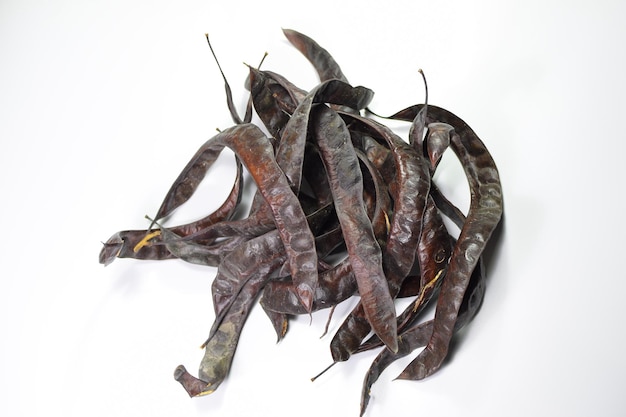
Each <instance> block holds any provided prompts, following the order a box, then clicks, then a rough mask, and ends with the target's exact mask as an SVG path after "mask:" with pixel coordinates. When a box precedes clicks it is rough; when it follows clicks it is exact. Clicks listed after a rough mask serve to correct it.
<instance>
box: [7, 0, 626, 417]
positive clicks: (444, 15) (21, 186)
mask: <svg viewBox="0 0 626 417" xmlns="http://www.w3.org/2000/svg"><path fill="white" fill-rule="evenodd" d="M211 3H212V2H209V1H205V2H201V1H183V2H165V1H150V2H148V1H136V2H122V1H108V2H92V1H90V2H87V1H85V2H76V1H56V2H46V1H28V0H19V1H3V2H2V3H0V57H2V58H1V59H2V65H0V138H1V139H2V144H3V146H2V148H3V150H2V152H0V170H1V172H0V174H1V175H0V184H1V190H2V195H3V198H2V209H1V210H0V213H1V214H2V220H3V221H2V224H3V226H2V231H3V237H2V239H0V254H1V255H0V256H1V261H2V263H1V265H2V273H1V278H0V279H1V281H0V282H1V285H2V289H1V290H0V294H1V295H0V334H1V335H2V344H1V345H0V369H1V370H2V371H1V372H0V398H1V400H0V414H1V415H5V416H18V415H24V416H36V415H37V416H44V415H51V416H57V415H59V416H60V415H63V416H92V417H94V416H133V417H135V416H148V415H150V416H155V417H157V416H168V417H171V416H189V417H191V416H209V415H211V416H217V415H219V416H252V415H254V416H262V415H272V416H293V415H298V416H339V415H340V416H357V415H358V409H359V408H358V407H359V395H360V390H361V381H362V378H363V375H364V372H365V370H366V369H367V367H368V366H369V362H370V361H371V359H372V358H373V356H372V355H369V356H368V355H362V356H360V357H355V358H353V359H352V360H351V361H349V362H348V363H344V364H341V365H338V366H336V367H335V368H333V369H332V370H331V371H329V372H328V374H327V375H325V376H324V377H323V378H320V379H319V380H318V381H317V382H315V383H311V382H310V381H309V378H310V377H311V376H313V375H314V374H316V373H317V372H318V371H320V370H321V369H323V368H324V367H325V366H326V365H327V364H328V363H329V362H330V355H329V353H328V348H327V346H328V343H329V341H330V338H329V337H326V338H323V339H319V335H320V334H321V332H322V328H323V326H324V322H325V319H326V315H325V313H322V314H321V315H315V316H314V320H313V324H312V325H309V323H308V319H302V320H298V321H295V322H294V323H293V324H292V327H291V330H290V332H289V334H288V335H287V337H286V339H285V340H284V342H282V343H280V344H278V345H276V344H275V343H274V334H273V330H272V329H271V327H270V325H269V322H268V320H267V319H266V318H265V317H264V314H263V312H262V311H261V309H255V310H254V311H253V313H252V316H251V317H250V319H249V321H248V323H247V324H246V327H245V330H244V333H243V336H242V339H241V342H240V346H239V349H238V351H237V355H236V357H235V361H234V366H233V369H232V374H231V377H230V378H229V379H228V380H227V381H226V382H225V383H224V384H223V385H222V386H221V387H220V388H219V390H218V391H217V392H216V393H215V394H213V395H211V396H209V397H205V398H201V399H193V400H191V399H189V398H187V396H186V394H185V393H184V392H183V390H182V388H181V387H180V386H179V385H178V383H177V382H175V381H174V380H173V378H172V372H173V370H174V368H175V367H176V366H177V365H178V364H180V363H182V364H185V365H186V366H187V368H188V369H189V370H190V371H194V370H195V369H196V367H197V365H198V364H199V361H200V359H201V357H202V351H201V350H199V349H198V345H199V344H200V343H201V342H202V341H203V340H204V337H205V336H206V334H207V331H208V328H209V326H210V324H211V321H212V318H213V316H212V313H211V312H212V307H211V304H210V282H211V279H212V276H213V275H214V272H215V271H214V270H209V269H207V268H201V267H194V266H190V265H187V264H184V263H182V262H163V263H157V262H140V261H132V260H118V261H116V262H114V263H113V264H112V265H110V266H109V267H107V268H103V267H102V266H101V265H99V264H98V262H97V256H98V252H99V250H100V247H101V243H100V242H101V241H103V240H106V239H107V238H108V237H109V236H110V235H112V234H113V233H114V232H116V231H118V230H122V229H127V228H138V227H145V226H146V221H145V220H144V219H143V216H144V214H153V213H154V212H155V211H156V208H157V206H158V205H159V204H160V201H161V198H162V197H163V195H164V193H165V192H166V191H167V188H169V185H170V184H171V182H172V181H173V179H174V178H175V177H176V175H177V174H178V172H179V171H180V169H182V167H183V166H184V164H185V163H186V162H187V160H188V158H189V157H191V155H192V154H193V152H195V150H196V148H197V147H198V146H200V144H201V143H203V142H204V140H205V139H207V138H208V137H210V136H212V135H213V134H214V132H215V129H216V128H225V127H228V126H230V125H231V121H230V119H229V116H228V113H227V110H226V105H225V101H224V94H223V86H222V80H221V79H220V76H219V73H218V71H217V68H216V66H215V64H214V62H213V61H212V58H211V56H210V54H209V50H208V48H207V46H206V42H205V39H204V33H205V32H209V33H210V34H211V36H212V40H213V43H214V46H215V49H216V52H217V53H218V55H219V58H220V60H221V63H222V66H223V68H224V71H225V72H226V74H227V76H228V77H229V80H230V81H231V85H232V86H233V90H234V94H235V97H236V98H237V99H238V100H239V102H240V103H243V102H244V100H245V99H246V96H245V91H244V89H243V79H244V78H245V74H246V68H245V67H244V66H243V65H242V62H246V63H251V64H256V63H257V62H258V61H259V59H260V58H261V56H262V54H263V52H265V51H267V52H269V56H268V58H267V60H266V62H265V64H264V68H265V69H272V70H276V71H278V72H281V73H282V74H284V75H285V76H287V77H288V78H290V79H292V80H293V81H294V82H296V83H297V84H299V85H301V86H302V87H304V88H307V89H308V88H311V87H312V86H314V85H315V83H316V81H317V79H316V77H315V74H314V72H313V70H312V69H311V68H310V67H309V65H308V63H307V62H306V61H305V60H304V58H302V57H301V56H300V54H299V53H298V52H297V51H296V50H295V49H294V48H292V47H291V46H290V45H289V44H288V43H287V41H286V40H285V39H284V38H283V36H282V33H281V30H280V29H281V27H286V28H293V29H296V30H299V31H302V32H304V33H306V34H308V35H310V36H311V37H313V38H314V39H316V40H317V41H318V42H319V43H320V44H321V45H323V46H325V47H326V48H327V49H329V51H330V52H331V53H332V54H333V55H334V56H335V58H336V59H337V61H338V62H339V63H340V65H341V66H342V69H343V70H344V72H345V74H346V75H347V76H348V78H349V79H350V81H351V82H352V83H354V84H362V85H365V86H367V87H370V88H372V89H373V90H374V91H375V92H376V97H375V100H374V103H373V105H372V107H373V108H375V109H378V110H379V111H380V112H381V113H391V112H393V111H395V110H398V109H400V108H403V107H405V106H408V105H410V104H413V103H416V102H421V101H422V95H423V89H422V85H421V80H420V78H419V75H418V74H417V69H418V68H423V69H424V71H425V72H426V75H427V77H428V81H429V87H430V101H431V103H433V104H438V105H441V106H443V107H446V108H448V109H450V110H451V111H453V112H455V113H456V114H458V115H459V116H461V117H462V118H463V119H465V120H466V121H467V122H468V123H469V124H470V125H471V126H472V127H473V128H474V130H475V131H476V132H477V133H478V134H479V135H480V136H481V138H482V139H483V140H484V142H485V143H486V144H487V146H488V147H489V149H490V151H491V152H492V154H493V156H494V158H495V160H496V161H497V163H498V166H499V169H500V173H501V176H502V182H503V186H504V192H505V204H506V223H505V228H504V233H503V235H502V240H501V248H500V249H498V250H497V258H496V260H495V262H494V265H493V266H492V268H491V270H489V271H488V273H489V282H488V289H487V294H486V298H485V302H484V305H483V308H482V310H481V312H480V314H479V315H478V317H477V318H476V320H475V321H474V322H473V324H472V325H471V327H469V328H468V332H467V333H466V334H465V337H464V338H463V339H462V341H461V342H460V343H459V347H458V349H457V350H456V352H455V354H454V356H453V358H452V360H451V361H450V362H449V363H448V364H447V365H446V366H445V367H444V368H443V369H442V370H441V371H440V372H439V373H437V374H436V375H435V376H433V377H431V378H429V379H427V380H425V381H423V382H405V381H392V379H393V378H394V377H395V376H396V375H397V374H398V373H399V372H400V370H401V369H402V366H401V364H396V365H398V366H394V367H392V368H391V369H390V370H389V371H388V372H385V373H384V374H383V375H382V377H381V379H380V380H379V382H378V383H377V384H376V385H375V386H374V390H373V399H372V401H371V403H370V407H369V409H368V413H367V416H369V417H375V416H390V415H408V414H418V413H419V415H424V416H429V417H435V416H455V415H463V416H465V417H472V416H481V417H486V416H502V415H507V416H553V415H563V416H589V415H601V416H618V415H620V416H621V415H624V412H626V399H625V397H624V395H623V392H622V391H623V387H624V385H625V383H626V360H625V359H624V351H625V349H626V342H624V340H625V339H624V338H623V335H622V333H623V330H624V326H625V324H626V320H625V317H624V309H623V300H624V296H625V294H626V280H625V278H626V277H625V276H624V272H623V268H622V265H623V252H624V244H623V240H622V239H623V235H624V232H626V229H625V226H624V222H623V221H621V219H620V216H621V215H622V214H623V213H624V211H625V209H626V207H625V203H624V201H625V200H624V198H623V196H622V194H623V192H622V191H623V185H622V182H623V178H624V165H625V164H624V155H625V154H624V152H625V151H626V145H625V141H624V133H623V130H622V128H621V124H622V121H623V118H624V114H625V112H624V110H626V109H625V106H624V104H623V103H624V96H625V93H626V86H625V82H624V74H625V73H626V65H625V61H624V58H625V57H624V45H623V42H624V39H626V29H625V27H626V26H624V24H623V18H624V16H626V13H625V12H626V7H624V4H623V3H622V2H618V1H594V2H591V1H586V2H585V1H578V2H565V1H563V2H558V1H525V2H512V1H489V2H487V1H483V2H462V1H458V2H452V1H444V2H432V1H429V2H426V1H401V2H400V1H399V2H384V4H385V6H382V5H381V4H383V3H381V2H371V1H358V2H354V1H344V2H339V1H332V2H327V1H318V2H308V3H302V6H296V3H294V2H287V1H274V2H272V1H267V2H260V1H255V2H252V1H250V2H246V1H235V0H233V1H228V2H226V1H224V2H220V4H221V5H219V6H212V5H210V4H211ZM215 3H217V2H215ZM470 3H471V4H470ZM228 166H229V164H228V162H227V161H225V163H224V164H222V168H223V169H224V170H226V171H224V172H230V171H228ZM215 175H217V174H215ZM224 175H226V174H224ZM210 178H211V177H210ZM225 178H231V177H230V176H228V177H225ZM210 181H213V183H212V184H213V185H212V187H213V189H214V190H215V191H214V193H215V194H214V195H212V196H211V198H213V199H214V201H213V202H211V203H210V204H217V202H218V201H219V200H220V198H221V197H220V196H221V195H223V194H219V195H218V191H219V192H222V193H224V192H225V191H226V189H227V187H229V181H230V179H228V181H226V179H215V178H213V179H211V180H210ZM220 190H221V191H220ZM207 195H208V194H207ZM206 200H208V197H207V198H206ZM206 200H205V201H206ZM196 203H198V204H199V206H196V207H199V208H200V212H204V211H205V210H209V209H210V208H211V207H213V206H210V204H209V203H203V202H202V200H197V201H196ZM339 320H340V316H336V318H335V320H334V321H333V323H332V326H334V328H336V326H337V325H338V323H339ZM332 330H333V327H331V331H332ZM405 363H406V361H405V362H403V363H402V364H405Z"/></svg>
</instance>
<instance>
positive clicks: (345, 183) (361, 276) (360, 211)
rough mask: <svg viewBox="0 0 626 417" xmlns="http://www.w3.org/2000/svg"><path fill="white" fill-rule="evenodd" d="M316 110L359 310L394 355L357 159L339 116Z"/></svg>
mask: <svg viewBox="0 0 626 417" xmlns="http://www.w3.org/2000/svg"><path fill="white" fill-rule="evenodd" d="M315 110H316V112H315V115H314V117H315V125H314V130H315V140H316V142H317V144H318V147H319V149H320V154H321V155H322V160H323V161H324V166H325V167H326V172H327V174H328V178H329V182H330V185H331V189H332V193H333V198H334V202H335V210H336V212H337V217H338V218H339V223H340V224H341V229H342V232H343V236H344V241H345V243H346V249H347V251H348V258H349V259H350V263H351V265H352V270H353V273H354V275H355V277H356V281H357V286H358V288H359V295H360V296H361V305H362V306H363V310H364V312H365V316H366V317H367V320H368V322H369V324H370V325H371V327H372V330H373V331H374V332H375V333H376V334H377V335H378V337H380V339H381V340H382V341H383V342H384V343H385V345H386V346H387V347H388V348H389V349H390V350H392V351H396V350H397V349H398V341H397V329H396V320H395V317H396V316H395V305H394V302H393V298H392V297H391V294H390V293H389V286H388V285H387V279H386V277H385V274H384V272H383V266H382V251H381V249H380V246H379V245H378V242H377V241H376V237H375V235H374V231H373V228H372V224H371V222H370V220H369V218H368V216H367V212H366V210H365V204H364V202H363V179H362V176H361V171H360V169H359V160H358V158H357V155H356V152H355V150H354V148H353V147H352V142H351V140H350V134H349V132H348V129H347V127H346V125H345V124H344V122H343V120H342V119H341V117H339V115H338V114H337V113H336V112H335V111H334V110H331V109H330V108H328V107H327V106H325V105H320V106H318V107H316V109H315Z"/></svg>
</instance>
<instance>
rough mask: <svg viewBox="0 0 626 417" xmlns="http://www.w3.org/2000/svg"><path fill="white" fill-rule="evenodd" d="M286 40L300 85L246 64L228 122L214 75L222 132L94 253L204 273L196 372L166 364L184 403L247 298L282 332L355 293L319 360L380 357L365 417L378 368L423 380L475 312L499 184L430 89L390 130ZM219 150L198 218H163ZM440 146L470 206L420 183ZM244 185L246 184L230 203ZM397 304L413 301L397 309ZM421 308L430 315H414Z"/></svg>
mask: <svg viewBox="0 0 626 417" xmlns="http://www.w3.org/2000/svg"><path fill="white" fill-rule="evenodd" d="M283 33H284V35H285V36H286V37H287V39H288V40H289V42H291V43H292V44H293V45H294V47H295V48H296V49H297V50H298V51H300V52H301V53H302V54H303V55H304V57H305V58H306V59H307V60H308V61H309V62H310V63H311V64H312V65H313V67H314V69H315V70H316V72H317V74H318V75H319V83H318V84H317V85H316V86H315V87H313V88H312V89H311V90H310V91H306V90H304V89H302V88H300V87H298V86H296V85H294V84H293V83H292V82H290V81H289V74H281V73H279V72H277V71H276V70H274V69H272V70H265V69H263V70H261V69H260V68H252V67H251V68H250V72H249V76H248V78H247V80H246V85H247V87H248V88H249V94H250V95H249V97H248V104H247V106H246V110H245V115H244V117H243V118H241V117H240V116H239V115H238V114H237V109H236V108H235V107H236V106H235V104H234V103H235V100H233V97H232V92H231V89H230V86H229V84H228V82H227V81H226V77H225V75H224V74H223V73H222V77H223V80H224V84H225V92H226V103H227V109H228V111H229V113H230V115H231V118H232V120H233V123H234V125H233V126H232V127H230V128H227V129H224V130H222V131H220V132H219V133H218V134H216V135H214V136H213V137H212V138H210V139H209V140H207V141H206V142H204V143H203V144H201V145H200V146H199V148H198V150H197V152H196V153H195V154H194V155H192V156H191V158H190V160H189V162H188V163H187V164H186V165H185V166H184V167H181V171H180V174H179V175H178V177H177V178H175V179H174V180H173V182H172V184H171V186H170V188H169V190H168V192H167V193H166V194H165V196H164V197H163V202H162V204H161V205H160V207H158V208H157V210H156V215H155V216H154V219H153V220H152V221H151V223H150V225H149V226H148V227H147V228H146V229H145V230H123V231H120V232H117V233H115V234H114V235H113V236H112V237H111V238H110V239H108V240H107V241H106V242H105V243H104V244H103V247H102V250H101V252H100V258H99V260H100V263H102V264H104V265H109V264H110V263H111V262H112V261H113V260H115V259H116V258H132V259H136V260H141V259H145V260H165V259H178V260H181V261H185V262H192V263H194V264H197V265H202V266H208V267H212V268H214V277H213V279H212V282H211V286H210V288H211V293H210V294H207V302H210V303H212V305H213V311H214V317H212V323H211V324H210V327H209V328H210V330H209V333H208V335H207V339H206V342H205V343H204V344H203V348H204V349H205V353H204V356H203V358H202V359H201V361H200V366H199V369H198V372H197V376H194V375H192V373H190V372H188V371H187V369H186V368H185V367H184V366H182V365H180V366H178V367H177V368H176V370H175V372H174V377H175V379H176V380H177V381H178V382H179V383H180V384H181V385H182V386H183V388H184V389H185V390H186V392H187V393H188V394H189V396H191V397H197V396H203V395H206V394H210V393H212V392H213V391H215V390H216V389H218V387H220V386H221V385H222V383H223V381H224V380H225V379H226V378H227V376H228V374H229V372H230V369H231V365H232V361H233V360H234V358H235V352H236V349H237V345H238V343H239V336H240V334H241V332H242V330H243V328H244V326H245V324H246V321H247V317H248V315H249V314H250V312H251V309H252V307H253V306H254V305H255V303H257V302H259V303H260V304H261V306H262V308H263V311H264V312H265V313H266V315H267V317H268V318H269V319H270V321H271V323H272V326H273V328H274V330H275V331H276V334H277V338H278V340H279V341H280V340H282V339H283V338H284V337H286V335H287V333H288V330H289V318H290V317H292V316H294V315H310V314H311V313H312V312H313V311H317V310H321V309H329V310H330V312H331V315H332V313H333V312H334V311H335V307H336V306H338V305H339V304H341V303H344V302H346V300H348V299H350V298H352V297H358V302H357V305H356V307H355V308H354V309H353V310H352V311H350V312H349V313H348V314H347V315H346V317H343V318H342V321H341V322H340V323H341V324H340V325H339V326H338V328H337V330H336V332H335V334H334V335H333V336H332V340H331V342H330V356H331V357H332V363H333V364H335V363H338V362H341V361H346V360H349V359H352V358H353V357H354V356H357V358H356V359H352V360H358V356H359V355H356V354H358V353H359V352H364V351H367V350H372V349H378V350H379V352H378V356H377V357H376V359H375V360H374V361H373V363H372V365H371V367H370V369H369V370H368V372H367V373H366V375H365V379H364V381H363V391H362V396H361V408H360V412H361V414H364V413H365V412H366V409H367V405H368V403H369V401H370V391H371V389H372V387H373V385H374V383H375V382H376V381H377V379H378V378H379V376H380V374H381V373H382V372H383V371H384V370H385V369H386V368H387V367H388V366H389V365H390V364H391V363H393V362H394V361H396V360H397V359H399V358H401V357H404V356H407V355H414V358H413V359H412V360H411V362H410V363H409V364H408V365H407V366H406V368H405V369H404V370H403V371H402V373H401V374H400V375H399V376H398V378H399V379H411V380H415V379H423V378H426V377H428V376H429V375H432V374H433V373H435V372H437V371H438V370H439V369H440V368H441V366H442V364H443V363H444V362H445V361H446V360H447V359H448V350H449V346H450V343H451V341H452V339H453V338H454V337H455V334H456V332H457V331H458V330H459V329H460V328H461V327H463V326H464V325H465V324H467V323H468V322H469V321H470V320H471V319H472V318H473V317H474V316H475V315H476V314H477V313H478V310H479V306H480V303H481V301H482V299H483V297H484V295H485V285H484V280H485V278H484V268H483V266H482V262H483V254H484V252H485V249H486V248H487V246H488V245H490V244H494V243H495V242H494V241H493V239H492V237H493V236H494V231H495V230H496V228H497V226H498V224H499V222H500V219H501V218H502V215H503V197H502V185H501V183H500V177H499V174H498V169H497V167H496V163H495V161H494V159H493V157H492V156H491V154H490V153H489V151H488V149H487V146H486V145H485V143H483V142H482V141H481V139H480V138H479V137H478V135H477V134H476V133H475V132H474V131H473V130H472V129H471V128H470V127H469V125H468V124H467V123H465V122H464V121H463V120H462V119H461V118H459V117H458V116H456V115H455V114H454V113H452V112H451V111H449V110H447V109H445V108H443V107H439V106H435V105H432V104H429V103H427V101H428V94H426V99H425V102H424V103H420V104H415V105H412V106H409V107H405V106H401V107H404V110H401V111H398V112H397V113H395V114H393V115H391V116H389V117H387V119H394V120H402V121H406V122H407V123H409V124H410V125H409V132H408V137H402V136H400V135H399V134H398V133H396V132H394V130H393V129H391V128H390V127H389V126H386V125H385V123H383V122H384V120H385V119H386V118H385V117H381V116H377V115H375V114H374V113H373V112H372V111H371V110H370V109H369V108H368V106H369V104H370V103H371V101H372V97H373V94H374V93H373V91H372V90H371V89H369V88H366V87H363V86H353V85H351V84H350V83H349V81H348V78H347V77H346V75H345V74H344V73H343V71H342V70H341V68H340V67H339V64H338V63H337V61H336V60H335V59H334V57H333V56H332V55H331V54H330V52H329V51H328V50H327V49H325V48H323V47H321V46H320V45H319V44H318V43H317V42H315V41H314V40H313V39H311V38H310V37H308V36H306V35H304V34H301V33H299V32H297V31H295V30H290V29H285V30H283ZM207 40H208V36H207ZM209 46H210V44H209ZM211 52H213V49H212V48H211ZM218 65H219V64H218ZM220 72H221V68H220ZM420 72H421V71H420ZM421 74H422V76H423V75H424V74H423V72H421ZM424 80H425V78H424ZM373 82H375V80H373ZM255 116H256V117H255ZM252 120H259V122H260V123H259V125H256V124H254V123H252ZM381 120H382V121H383V122H381ZM225 148H229V149H230V150H232V151H233V153H234V154H235V156H236V158H235V163H236V164H237V175H236V178H235V182H234V185H233V187H232V190H231V192H230V194H229V195H228V197H227V199H226V200H225V201H224V202H223V204H222V205H221V207H219V208H218V209H217V210H215V211H214V212H210V213H206V215H205V217H203V218H202V219H200V220H198V221H196V222H193V223H189V224H182V225H175V224H174V225H172V224H168V223H169V222H170V220H169V219H170V218H171V217H170V214H172V213H173V212H174V211H175V210H176V209H178V208H179V207H180V206H182V205H184V204H191V203H190V201H192V200H191V197H192V196H193V194H194V193H195V192H196V190H197V189H198V187H199V184H200V183H201V181H202V180H203V179H204V178H205V177H206V176H207V175H211V172H210V168H211V166H212V165H213V164H214V162H215V161H216V160H217V158H218V157H219V155H220V153H221V152H222V151H223V150H224V149H225ZM446 152H450V153H451V154H452V155H454V157H456V158H457V159H458V161H459V163H460V164H461V166H462V167H463V169H464V172H465V177H466V178H465V180H466V181H467V183H468V185H469V190H470V205H469V210H468V211H467V213H463V212H461V210H459V209H458V208H457V207H456V206H455V204H454V203H453V202H452V201H450V200H449V199H448V197H447V196H446V195H445V194H444V193H443V192H442V191H441V189H440V188H439V187H438V186H437V184H436V181H435V180H434V179H433V178H434V175H435V173H437V172H438V171H439V170H441V169H443V168H442V166H440V164H439V161H440V160H441V158H442V156H443V154H444V153H446ZM442 165H443V164H442ZM247 181H252V182H253V183H254V185H255V187H256V193H255V194H254V195H253V196H252V197H250V201H242V200H243V198H244V194H243V193H242V190H243V189H244V186H245V184H246V182H247ZM449 224H452V225H455V227H456V228H457V229H458V230H449V227H454V226H447V225H449ZM400 298H405V299H406V298H408V299H409V300H410V303H409V305H408V307H406V309H405V310H404V311H401V312H400V313H399V314H397V313H396V307H397V300H398V299H400ZM428 306H433V307H434V317H432V318H425V317H423V316H424V311H425V309H426V307H428ZM329 320H330V319H329ZM327 329H328V325H327ZM370 333H371V335H370ZM368 336H369V337H368ZM233 383H236V382H233ZM416 389H418V388H416ZM355 405H356V399H355ZM355 414H356V407H355Z"/></svg>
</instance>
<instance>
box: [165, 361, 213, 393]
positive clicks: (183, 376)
mask: <svg viewBox="0 0 626 417" xmlns="http://www.w3.org/2000/svg"><path fill="white" fill-rule="evenodd" d="M174 379H175V380H176V381H178V382H180V384H181V385H182V386H183V388H184V389H185V391H187V394H189V396H190V397H200V396H203V395H208V394H211V393H212V392H213V391H214V390H213V389H209V385H210V384H207V383H206V382H204V381H202V380H200V379H198V378H196V377H194V376H193V375H191V374H190V373H189V372H187V369H186V368H185V367H184V366H183V365H178V366H177V367H176V369H175V370H174Z"/></svg>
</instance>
